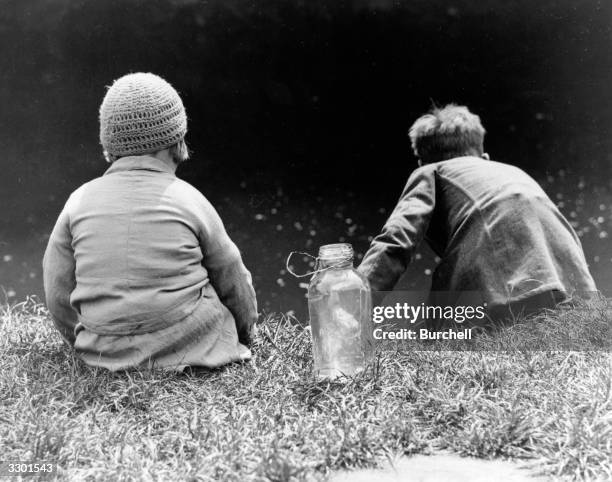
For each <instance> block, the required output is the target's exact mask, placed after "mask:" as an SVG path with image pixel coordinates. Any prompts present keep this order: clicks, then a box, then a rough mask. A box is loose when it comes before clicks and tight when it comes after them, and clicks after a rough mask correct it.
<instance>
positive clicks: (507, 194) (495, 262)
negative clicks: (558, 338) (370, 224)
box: [359, 157, 596, 309]
mask: <svg viewBox="0 0 612 482" xmlns="http://www.w3.org/2000/svg"><path fill="white" fill-rule="evenodd" d="M423 238H425V239H426V240H427V241H428V242H429V244H430V246H431V247H432V249H433V250H434V251H435V252H436V254H437V255H438V256H439V257H440V258H441V261H440V263H439V265H438V266H437V268H436V269H435V272H434V273H433V279H432V286H431V290H432V293H433V294H435V293H448V294H449V296H451V297H452V296H453V295H452V293H454V294H456V293H457V292H476V293H479V294H480V296H481V299H482V301H484V302H486V303H487V305H488V306H489V308H490V309H494V308H495V307H499V306H507V305H510V304H512V303H516V302H518V301H521V300H527V299H531V298H534V297H537V295H540V294H542V293H546V292H558V293H559V294H560V295H561V296H560V298H566V297H569V296H572V295H574V294H580V295H585V294H588V293H592V292H594V291H596V287H595V283H594V282H593V278H592V277H591V275H590V273H589V270H588V267H587V263H586V261H585V257H584V254H583V251H582V247H581V245H580V241H579V239H578V236H577V235H576V233H575V232H574V230H573V229H572V227H571V226H570V224H569V223H568V222H567V220H566V219H565V218H564V217H563V215H562V214H561V213H560V212H559V210H558V209H557V207H556V206H555V205H554V203H553V202H552V201H551V200H550V199H549V197H548V196H547V195H546V194H545V193H544V191H543V190H542V188H541V187H540V186H539V185H538V183H537V182H536V181H534V180H533V179H532V178H531V177H530V176H528V175H527V174H526V173H525V172H523V171H522V170H520V169H518V168H517V167H514V166H510V165H508V164H503V163H499V162H494V161H488V160H484V159H481V158H477V157H461V158H455V159H451V160H447V161H443V162H438V163H433V164H427V165H424V166H422V167H420V168H418V169H416V170H415V171H413V172H412V174H411V175H410V177H409V179H408V182H407V184H406V187H405V189H404V192H403V193H402V195H401V198H400V200H399V202H398V204H397V206H396V207H395V209H394V211H393V212H392V214H391V216H390V217H389V219H388V220H387V222H386V224H385V226H384V228H383V230H382V232H381V233H380V234H379V235H378V236H377V237H376V238H375V239H374V240H373V242H372V244H371V246H370V249H369V250H368V252H367V253H366V255H365V257H364V260H363V262H362V263H361V265H360V267H359V270H360V271H361V272H362V273H363V274H365V275H366V277H367V278H368V280H369V281H370V284H371V286H372V290H373V291H381V292H382V291H388V290H391V289H393V287H394V286H395V284H396V283H397V281H398V279H399V277H400V276H401V275H402V274H403V273H404V271H405V270H406V268H407V266H408V264H409V263H410V261H411V259H412V256H413V254H414V252H415V250H416V248H417V247H418V245H419V243H420V242H421V240H422V239H423ZM432 298H434V299H437V300H438V301H441V300H442V299H443V298H444V296H437V297H435V296H432ZM534 299H535V298H534Z"/></svg>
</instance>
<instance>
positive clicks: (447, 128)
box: [408, 104, 485, 163]
mask: <svg viewBox="0 0 612 482" xmlns="http://www.w3.org/2000/svg"><path fill="white" fill-rule="evenodd" d="M408 135H409V136H410V141H411V143H412V150H413V151H414V154H415V155H416V156H417V157H418V158H419V159H420V160H421V162H423V163H430V162H438V161H445V160H447V159H452V158H454V157H461V156H481V155H482V153H483V142H484V135H485V130H484V127H482V124H481V123H480V117H478V116H477V115H476V114H472V113H471V112H470V111H469V110H468V108H467V107H465V106H463V105H456V104H448V105H446V106H444V107H442V108H438V107H434V108H433V109H431V111H429V113H427V114H425V115H423V116H421V117H419V118H418V119H417V120H416V121H415V123H414V124H412V127H410V130H409V131H408Z"/></svg>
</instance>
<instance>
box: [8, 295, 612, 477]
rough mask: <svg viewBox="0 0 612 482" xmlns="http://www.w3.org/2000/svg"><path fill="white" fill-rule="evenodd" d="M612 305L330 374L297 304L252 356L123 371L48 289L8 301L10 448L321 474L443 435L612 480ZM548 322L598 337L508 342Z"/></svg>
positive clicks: (559, 329)
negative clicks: (314, 351)
mask: <svg viewBox="0 0 612 482" xmlns="http://www.w3.org/2000/svg"><path fill="white" fill-rule="evenodd" d="M609 315H610V313H609V311H607V310H606V309H605V308H604V307H599V308H595V309H578V310H570V311H564V312H552V313H549V314H548V315H546V316H545V317H542V318H541V319H539V320H537V323H531V324H530V323H526V324H522V325H519V326H517V327H514V328H508V329H506V330H504V331H502V332H501V333H498V334H495V335H491V336H489V337H487V338H486V339H480V340H479V341H478V342H476V343H477V345H476V346H474V348H478V349H479V350H475V351H468V352H465V351H464V352H457V351H454V352H453V351H438V350H431V348H432V347H431V346H428V347H427V348H430V349H429V350H420V351H416V350H415V345H408V344H407V343H404V344H400V343H398V344H395V345H392V344H389V345H386V346H384V347H382V349H381V350H380V353H379V357H378V362H377V366H376V370H375V373H373V374H370V375H368V376H365V375H364V376H361V377H358V378H355V379H353V380H350V381H348V382H346V383H317V382H315V381H313V380H312V376H311V356H310V340H309V333H308V331H306V330H304V329H303V328H301V327H300V326H299V325H298V324H295V323H291V321H292V320H288V319H286V318H283V317H271V318H269V319H267V320H265V321H264V322H263V324H262V325H261V326H260V330H259V335H258V338H257V341H256V346H255V352H256V354H257V358H256V360H255V362H253V363H249V364H245V365H233V366H230V367H227V368H225V369H222V370H216V371H200V372H198V373H191V374H183V375H173V374H169V373H162V372H153V373H151V372H138V371H133V372H129V373H122V374H111V373H107V372H104V371H101V370H96V369H93V368H89V367H87V366H85V365H84V364H83V363H81V362H80V361H79V360H78V359H76V358H75V356H74V355H73V353H72V352H71V351H70V350H69V349H67V348H65V347H64V345H63V344H62V342H61V340H60V338H59V336H58V335H56V333H55V332H54V331H53V329H52V328H51V326H50V321H49V319H48V316H47V313H46V311H45V309H44V308H43V307H42V306H41V305H39V304H36V303H34V302H32V301H28V302H26V303H22V304H19V305H13V306H6V305H5V306H4V307H2V308H0V452H1V453H2V454H3V455H2V459H4V460H26V461H33V460H35V459H36V460H46V461H49V462H55V463H58V464H59V466H60V468H61V473H62V477H61V478H70V479H71V480H84V479H85V480H169V479H175V480H214V479H221V480H275V481H285V480H319V479H324V478H325V477H326V475H328V474H329V473H330V471H333V470H334V469H340V468H347V467H348V468H351V467H372V466H376V465H378V464H381V463H382V462H384V461H385V460H388V459H389V458H391V459H392V458H394V457H396V456H399V455H410V454H415V453H425V454H427V453H432V452H435V451H439V450H450V451H453V452H456V453H459V454H463V455H472V456H477V457H483V458H496V457H503V458H519V459H526V460H527V461H528V462H530V463H534V464H536V465H537V467H538V468H539V469H541V470H544V471H545V472H546V473H549V474H554V475H556V476H559V477H562V478H567V479H569V480H572V479H575V480H594V479H596V478H600V479H602V480H608V479H610V478H612V468H611V465H610V464H611V462H610V460H611V457H612V447H611V443H612V442H611V440H612V410H611V409H612V381H611V369H610V355H609V351H608V349H609V320H610V317H609ZM534 330H537V334H536V337H535V340H536V341H535V342H533V341H532V342H530V343H531V345H529V346H528V347H529V348H536V347H540V348H547V347H551V346H553V345H554V347H556V348H557V347H558V340H559V339H560V338H562V339H564V340H566V339H567V340H570V342H572V343H575V344H576V346H575V348H585V349H586V350H584V351H567V350H556V351H529V350H519V351H516V350H512V351H510V350H509V349H510V348H517V347H520V346H525V344H522V341H529V340H534V336H533V334H534ZM434 348H435V346H434ZM484 348H490V350H488V351H482V349H484Z"/></svg>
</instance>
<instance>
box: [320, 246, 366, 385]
mask: <svg viewBox="0 0 612 482" xmlns="http://www.w3.org/2000/svg"><path fill="white" fill-rule="evenodd" d="M318 258H319V265H318V267H317V271H316V273H315V275H314V276H313V277H312V279H311V280H310V285H309V287H308V312H309V314H310V328H311V334H312V347H313V358H314V370H315V374H316V375H317V377H318V378H327V379H334V378H336V377H338V376H341V375H354V374H355V373H358V372H360V371H362V370H364V369H365V367H366V366H367V365H368V363H370V362H371V360H372V357H373V354H374V340H373V337H372V323H371V317H372V295H371V291H370V285H369V283H368V280H367V279H366V278H365V276H363V275H362V274H361V273H359V272H358V271H357V270H356V269H355V268H354V267H353V247H352V246H351V245H350V244H344V243H342V244H328V245H325V246H321V247H320V248H319V257H318Z"/></svg>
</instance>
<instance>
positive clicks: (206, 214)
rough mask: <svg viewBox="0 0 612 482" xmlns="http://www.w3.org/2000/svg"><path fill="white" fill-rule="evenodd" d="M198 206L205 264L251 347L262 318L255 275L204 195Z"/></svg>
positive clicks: (241, 336) (242, 337) (240, 331)
mask: <svg viewBox="0 0 612 482" xmlns="http://www.w3.org/2000/svg"><path fill="white" fill-rule="evenodd" d="M198 204H199V206H200V209H201V212H200V213H199V216H198V217H199V219H200V246H201V249H202V254H203V261H202V262H203V265H204V267H205V268H206V269H207V271H208V274H209V277H210V281H211V283H212V285H213V287H214V288H215V291H216V292H217V294H218V295H219V299H220V300H221V302H222V303H223V304H224V305H225V306H226V307H227V308H228V309H229V310H230V312H231V313H232V315H233V316H234V320H235V321H236V330H237V331H238V339H239V340H240V342H241V343H243V344H245V345H250V343H251V337H252V330H253V326H254V325H255V322H256V321H257V317H258V314H257V299H256V296H255V290H254V289H253V282H252V278H251V273H250V272H249V270H247V268H246V266H245V265H244V263H243V261H242V256H241V255H240V251H239V250H238V248H237V247H236V245H235V244H234V242H233V241H232V240H231V239H230V237H229V236H228V234H227V232H226V231H225V227H224V226H223V222H222V221H221V218H220V217H219V215H218V214H217V211H216V210H215V208H214V207H213V206H212V205H211V204H210V203H209V202H208V201H207V200H206V199H205V198H204V197H203V196H202V197H201V199H200V202H199V203H198Z"/></svg>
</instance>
